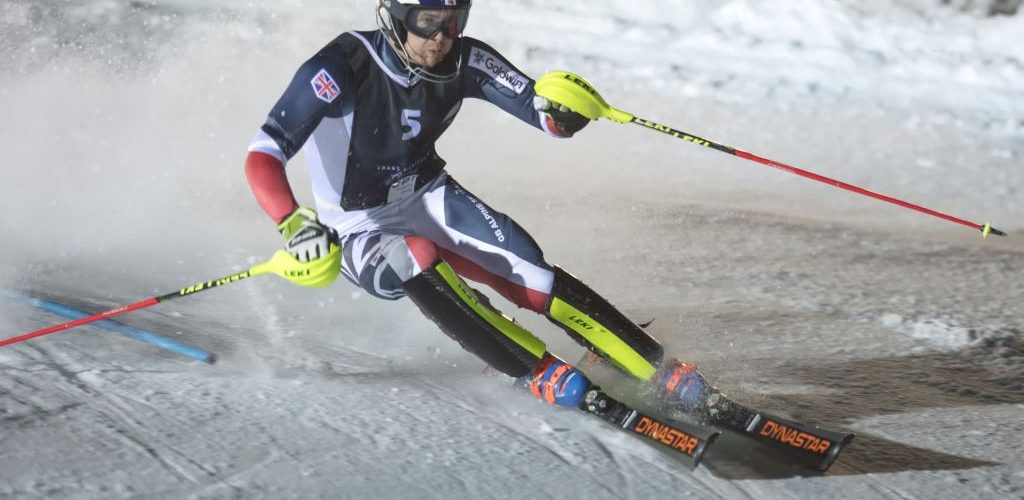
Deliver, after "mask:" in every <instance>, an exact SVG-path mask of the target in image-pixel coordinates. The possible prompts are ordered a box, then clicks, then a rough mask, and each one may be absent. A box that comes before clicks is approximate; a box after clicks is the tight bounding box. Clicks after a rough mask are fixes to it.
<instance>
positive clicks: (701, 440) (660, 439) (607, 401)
mask: <svg viewBox="0 0 1024 500" xmlns="http://www.w3.org/2000/svg"><path fill="white" fill-rule="evenodd" d="M580 409H581V410H583V411H585V412H587V413H590V414H591V415H595V416H597V417H600V418H601V419H603V420H605V421H606V422H609V423H611V424H612V425H614V426H616V427H619V428H620V429H624V430H626V431H629V432H632V433H633V434H635V435H638V436H641V437H643V438H646V439H647V440H649V441H653V442H655V443H657V444H659V445H662V446H663V447H665V448H667V449H669V450H672V451H673V452H675V453H677V454H678V455H681V456H682V457H683V458H684V459H686V460H688V461H689V464H690V467H691V468H692V469H695V468H697V465H699V464H700V461H701V458H703V456H704V452H705V451H707V449H708V447H709V446H711V443H713V442H714V441H715V439H716V438H717V437H718V435H719V434H720V432H719V431H717V430H715V429H712V428H710V427H705V426H702V425H697V424H689V423H684V422H678V421H674V420H669V419H665V418H660V417H653V416H651V415H648V414H646V413H643V412H640V411H638V410H635V409H633V408H632V407H630V406H628V405H626V404H625V403H623V402H621V401H619V400H617V399H615V398H613V397H611V396H609V395H608V394H606V393H605V392H604V391H602V390H601V389H599V388H596V387H594V388H591V389H589V390H588V391H587V393H586V395H585V396H584V398H583V402H582V403H580Z"/></svg>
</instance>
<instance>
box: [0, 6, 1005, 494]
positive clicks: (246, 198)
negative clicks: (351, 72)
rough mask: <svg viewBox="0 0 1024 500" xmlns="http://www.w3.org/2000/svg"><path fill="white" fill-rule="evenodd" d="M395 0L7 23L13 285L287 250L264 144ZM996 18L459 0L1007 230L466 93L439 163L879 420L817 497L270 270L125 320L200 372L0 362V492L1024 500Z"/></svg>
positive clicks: (767, 360)
mask: <svg viewBox="0 0 1024 500" xmlns="http://www.w3.org/2000/svg"><path fill="white" fill-rule="evenodd" d="M995 3H998V4H1000V5H1002V6H1003V7H1001V8H1004V9H1012V5H1013V4H1014V2H995ZM372 4H373V2H371V1H369V0H347V1H337V0H332V1H326V0H317V1H313V0H286V1H279V2H248V1H235V0H217V1H195V0H193V1H189V0H174V1H171V0H168V1H153V2H122V1H113V0H81V1H76V2H70V1H56V0H55V1H42V0H36V1H27V0H8V1H5V2H3V3H2V4H0V60H2V61H4V62H3V65H2V68H3V69H2V71H0V110H2V111H0V114H2V117H3V119H2V120H0V123H2V125H0V151H3V153H4V155H3V160H2V165H3V166H2V172H3V175H4V180H3V187H2V188H0V221H2V226H0V228H2V230H3V234H4V235H6V238H5V241H4V244H3V245H2V246H0V252H2V258H0V291H17V292H25V293H31V294H35V295H39V296H43V297H47V298H50V299H53V300H58V301H61V302H65V303H68V304H70V305H73V306H75V307H78V308H81V309H87V310H91V311H100V310H105V309H110V308H113V307H116V306H118V305H121V304H126V303H131V302H135V301H138V300H141V299H144V298H147V297H151V296H155V295H160V294H163V293H167V292H169V291H173V290H177V289H179V288H181V287H183V286H187V285H189V284H192V283H197V282H201V281H205V280H208V279H211V278H217V277H220V276H224V275H228V274H231V273H233V272H238V271H241V270H244V269H246V268H247V267H249V266H251V265H253V264H255V263H257V262H260V261H261V260H263V259H265V258H267V257H269V255H270V254H271V253H272V252H273V251H274V250H276V249H277V248H279V247H280V239H279V236H278V235H277V233H276V231H275V230H274V227H273V224H272V223H271V222H270V221H269V220H267V219H266V217H265V215H264V214H263V213H262V212H261V211H260V209H259V207H258V206H257V205H256V203H255V202H254V201H253V200H252V195H251V193H250V192H249V189H248V186H247V184H246V182H245V178H244V175H243V172H242V168H241V164H242V159H243V157H244V152H245V147H246V145H247V143H248V140H249V138H250V137H251V136H252V134H253V133H254V132H255V130H256V129H257V127H258V126H259V125H260V124H261V123H262V121H263V118H264V117H265V115H266V113H267V111H268V110H269V108H270V106H271V105H272V103H273V102H274V100H275V99H276V98H277V97H278V96H279V95H280V93H281V92H282V91H283V89H284V86H285V85H286V84H287V82H288V81H289V80H290V78H291V76H292V73H293V71H294V70H295V69H296V68H297V67H298V65H299V64H301V62H302V61H303V60H305V59H306V58H308V57H309V56H310V55H312V54H313V53H314V52H315V51H316V50H317V49H318V48H319V47H321V46H322V45H323V44H325V43H326V42H327V41H329V40H331V39H332V38H333V37H334V36H336V35H337V34H338V33H339V32H342V31H345V30H350V29H369V28H372V27H373V26H374V24H373V8H372ZM1018 4H1019V2H1018ZM1008 5H1009V6H1011V7H1006V6H1008ZM987 8H988V7H987V4H986V5H982V2H971V1H954V2H942V1H939V0H899V1H881V0H860V1H852V0H816V1H812V0H789V1H785V2H770V1H759V0H732V1H729V0H727V1H712V0H690V1H681V0H665V1H662V2H627V3H623V2H610V1H606V0H590V1H583V0H567V1H562V2H541V1H539V0H528V1H523V2H486V1H480V2H477V5H475V6H474V7H473V14H472V17H471V21H470V25H469V29H468V31H467V34H469V35H472V36H474V37H477V38H481V39H483V40H485V41H487V42H488V43H490V44H491V45H493V46H494V47H496V48H497V49H498V50H499V51H501V52H502V53H503V54H504V55H506V56H507V57H509V58H510V59H511V60H513V61H514V62H515V63H516V64H517V65H518V66H519V67H520V69H522V70H523V71H524V72H525V73H527V74H529V75H531V76H534V77H537V76H539V75H541V74H543V73H544V72H546V71H549V70H555V69H566V70H571V71H574V72H576V73H579V74H581V75H584V76H585V77H587V78H588V79H589V80H590V81H591V82H592V83H593V84H594V85H595V86H596V87H597V88H598V89H599V90H600V91H601V92H602V93H603V95H604V97H605V98H606V99H607V100H608V101H609V102H610V103H611V104H612V105H614V106H616V107H618V108H621V109H623V110H626V111H629V112H631V113H634V114H636V115H637V116H640V117H643V118H647V119H651V120H654V121H657V122H659V123H663V124H665V125H669V126H672V127H675V128H678V129H681V130H684V131H686V132H688V133H691V134H695V135H698V136H701V137H704V138H707V139H711V140H715V141H720V142H723V143H726V144H729V145H732V146H735V147H738V148H741V149H744V150H748V151H751V152H753V153H756V154H759V155H763V156H766V157H768V158H772V159H775V160H778V161H782V162H786V163H789V164H792V165H794V166H796V167H800V168H804V169H808V170H811V171H814V172H817V173H819V174H822V175H826V176H829V177H834V178H837V179H839V180H842V181H845V182H849V183H852V184H855V185H859V186H862V187H864V188H866V189H870V190H873V191H877V192H880V193H884V194H887V195H890V196H894V197H896V198H899V199H903V200H907V201H910V202H913V203H917V204H921V205H924V206H927V207H929V208H933V209H936V210H939V211H943V212H947V213H949V214H952V215H954V216H956V217H960V218H964V219H967V220H970V221H972V222H978V223H984V222H987V221H991V222H992V223H993V225H994V226H995V227H997V228H1000V229H1002V230H1005V231H1007V232H1009V233H1010V236H1009V237H1007V238H995V237H990V238H988V239H984V240H983V239H982V238H980V234H978V233H977V232H976V231H973V230H971V229H969V228H966V227H963V226H959V225H956V224H952V223H949V222H946V221H942V220H939V219H936V218H933V217H928V216H925V215H922V214H919V213H916V212H912V211H909V210H905V209H902V208H898V207H895V206H892V205H889V204H885V203H882V202H879V201H876V200H872V199H869V198H867V197H863V196H859V195H855V194H852V193H847V192H845V191H840V190H838V189H836V188H834V187H829V186H826V185H823V184H819V183H815V182H811V181H808V180H806V179H801V178H799V177H796V176H793V175H790V174H788V173H785V172H781V171H778V170H775V169H770V168H766V167H764V166H761V165H757V164H755V163H751V162H745V161H743V160H740V159H738V158H735V157H732V156H730V155H725V154H722V153H720V152H716V151H713V150H710V149H706V148H700V147H698V146H695V145H692V144H689V143H686V142H683V141H678V140H674V139H672V138H671V137H668V136H666V135H663V134H656V133H653V132H651V131H649V130H645V129H643V128H640V127H635V126H632V127H631V126H624V125H616V124H614V123H611V122H600V123H594V124H592V125H590V127H589V128H588V129H586V130H584V131H583V132H581V133H580V134H579V135H578V136H577V137H576V138H575V139H573V140H571V141H554V140H550V139H548V138H547V137H545V136H544V134H541V133H538V132H537V131H536V130H534V129H532V128H530V127H526V126H524V125H523V124H521V123H519V122H517V121H516V120H514V119H513V118H510V117H508V116H505V115H503V114H501V112H500V111H498V110H496V109H494V108H492V107H490V106H488V105H486V104H484V103H479V102H471V103H467V105H466V106H465V108H464V110H463V112H462V116H461V117H460V118H459V119H458V120H457V121H456V123H455V125H454V126H453V127H452V129H451V130H450V131H449V132H448V133H447V134H446V136H445V137H444V138H443V139H442V140H441V141H440V142H439V143H438V148H439V151H440V153H441V154H442V156H444V157H445V158H446V159H447V160H448V162H449V171H450V172H451V174H452V175H453V176H455V177H457V178H458V179H459V180H460V182H461V183H463V184H464V185H466V186H467V187H469V188H470V189H471V190H473V192H474V193H476V194H477V195H479V196H480V197H482V198H483V199H484V200H487V201H488V203H489V204H491V205H492V206H493V207H495V208H496V209H499V210H502V211H504V212H506V213H509V214H510V215H512V216H513V217H514V218H515V219H516V220H517V221H518V222H519V223H520V224H521V225H523V226H524V227H526V228H527V229H528V230H529V231H530V232H531V233H532V234H533V236H534V237H535V238H536V239H537V240H538V241H539V242H540V243H541V245H542V246H543V247H544V248H545V251H546V256H547V258H548V260H549V261H550V262H552V263H557V264H559V265H561V266H563V267H565V268H567V269H568V270H570V271H571V272H573V273H574V274H576V275H577V276H579V277H580V278H581V279H583V280H584V281H586V282H588V283H590V284H591V285H592V286H593V287H594V288H595V289H597V290H599V291H601V292H602V293H603V294H605V295H606V296H607V297H608V298H609V299H610V300H611V301H612V302H613V303H615V304H617V305H618V306H620V307H621V308H622V309H623V310H624V311H625V312H626V313H627V314H628V315H630V316H631V317H632V318H634V319H635V320H637V321H644V322H645V321H648V320H650V319H655V321H654V323H653V324H652V325H651V327H650V330H651V332H652V333H653V334H654V335H655V336H657V337H658V338H659V339H661V340H662V341H663V343H664V344H665V346H666V349H667V351H668V352H669V353H671V354H673V355H676V356H678V357H680V358H681V359H684V360H687V361H691V362H695V363H697V364H698V365H700V366H702V368H703V371H704V372H705V374H706V375H707V376H708V378H710V379H711V380H713V381H714V382H715V383H716V384H717V385H719V386H720V387H722V388H723V389H724V390H725V391H726V392H727V393H729V394H731V395H732V396H733V397H734V398H736V399H738V400H740V401H742V402H745V403H749V404H751V405H754V406H759V407H763V408H765V409H768V410H772V411H774V412H776V413H780V414H783V415H787V416H791V417H794V418H799V419H804V420H807V421H811V422H815V423H818V424H821V425H823V426H826V427H829V428H835V429H845V430H848V431H851V432H855V433H857V434H858V436H857V438H856V440H855V441H854V444H853V445H851V446H850V447H849V448H848V449H847V450H846V451H845V452H844V453H843V455H842V456H841V457H840V459H839V461H838V462H837V463H836V465H835V466H834V467H833V468H832V470H831V471H830V472H829V473H828V474H826V475H823V476H821V475H815V474H811V473H809V472H807V471H802V470H799V469H794V468H792V467H786V466H782V465H780V464H779V463H777V462H776V461H777V459H778V457H774V458H773V456H772V455H770V454H766V453H765V451H764V450H761V449H759V448H757V447H756V446H754V445H752V444H751V443H749V442H746V441H744V440H742V439H734V440H731V441H726V442H724V443H723V445H722V446H720V447H716V448H712V450H711V452H710V453H709V454H708V456H707V458H706V461H705V463H704V465H703V466H702V467H701V468H699V469H697V470H696V471H692V472H691V471H688V470H686V468H685V467H683V466H682V464H680V463H679V462H677V461H676V460H675V459H673V458H672V457H671V456H669V455H666V454H664V453H663V452H661V451H659V450H656V449H654V448H652V447H651V446H649V445H648V444H647V443H644V442H641V441H639V440H637V439H635V438H633V437H632V436H629V435H626V434H625V433H620V432H617V431H615V430H614V429H612V428H610V427H608V426H606V425H604V424H603V423H601V422H599V421H596V420H594V419H591V418H588V417H586V416H584V415H580V414H577V413H575V412H571V411H563V410H559V409H557V408H552V407H549V406H546V405H543V404H539V403H537V402H535V401H534V400H533V399H532V398H530V397H529V396H528V395H525V394H521V393H519V392H515V391H513V390H511V389H509V388H508V385H509V383H508V381H507V380H505V379H504V377H502V376H497V375H494V374H493V373H484V372H485V370H484V366H483V364H482V363H481V362H480V361H478V360H476V359H475V358H473V357H472V356H470V355H468V354H467V353H465V352H463V351H461V350H460V349H459V348H458V346H457V345H456V344H455V343H454V342H452V341H450V340H449V339H448V338H447V337H445V336H444V335H442V334H441V333H440V332H438V331H437V328H436V327H435V326H433V325H432V324H431V323H429V322H428V321H427V320H425V319H424V318H422V316H421V315H420V313H419V312H418V311H417V310H416V308H415V307H414V306H413V305H412V304H410V303H409V302H408V301H398V302H384V301H378V300H375V299H372V298H370V297H368V296H367V295H366V294H364V293H362V292H361V291H360V290H358V289H356V288H355V287H353V286H351V285H350V284H348V283H347V282H344V281H343V280H339V282H337V283H335V284H334V285H332V286H331V287H329V288H327V289H323V290H309V289H300V288H296V287H294V286H291V285H289V284H287V283H285V282H282V281H280V280H277V279H276V278H269V277H268V278H254V279H251V280H247V281H245V282H241V283H238V284H234V285H231V286H229V287H226V288H223V289H220V290H217V291H210V292H207V293H203V294H201V295H197V296H195V297H192V298H186V299H182V300H179V301H175V302H172V303H166V304H160V305H158V306H155V307H152V308H149V309H146V310H143V311H139V312H136V313H132V314H130V315H127V316H124V317H123V318H122V320H123V321H124V322H125V323H128V324H131V325H133V326H137V327H140V328H145V329H147V330H150V331H153V332H156V333H159V334H161V335H165V336H169V337H173V338H175V339H177V340H180V341H183V342H188V343H190V344H194V345H197V346H201V347H203V348H205V349H208V350H210V351H213V352H216V353H217V354H218V356H219V358H220V361H219V362H218V363H217V364H215V365H203V364H197V363H193V362H190V361H188V360H187V359H183V358H180V357H178V356H175V355H172V354H169V353H167V352H164V351H160V350H158V349H156V348H154V347H152V346H149V345H146V344H141V343H138V342H135V341H133V340H130V339H127V338H125V337H121V336H118V335H116V334H113V333H110V332H107V331H103V330H99V329H95V328H90V327H84V328H79V329H76V330H72V331H67V332H62V333H58V334H53V335H50V336H47V337H44V338H39V339H35V340H32V341H29V342H25V343H22V344H19V345H16V346H11V347H4V348H0V498H12V499H22V498H43V497H47V498H102V499H110V498H139V497H141V498H369V497H374V498H410V499H412V498H415V499H424V498H474V499H475V498H662V497H668V496H672V497H677V496H678V497H688V498H690V497H692V498H721V497H725V498H826V497H828V498H930V499H944V498H950V499H952V498H957V499H959V498H1021V497H1024V467H1021V466H1020V465H1019V464H1021V463H1022V462H1024V451H1022V448H1021V447H1020V446H1019V445H1018V443H1020V442H1021V441H1024V418H1022V417H1024V333H1022V332H1024V280H1022V279H1021V278H1022V277H1024V273H1022V270H1021V268H1022V263H1024V243H1022V240H1021V236H1020V234H1021V233H1022V232H1024V223H1022V221H1024V192H1022V189H1024V168H1022V155H1024V85H1022V83H1024V15H1020V14H1017V15H1001V16H986V15H985V12H986V10H987ZM293 163H295V164H298V165H299V166H294V165H293V166H292V167H291V168H290V169H289V178H290V179H291V181H292V183H293V185H294V186H295V188H296V189H295V190H296V193H297V196H298V197H299V199H300V201H302V202H304V203H309V202H310V193H309V189H308V178H307V176H306V172H305V169H304V168H303V167H302V166H301V162H299V161H295V162H293ZM495 302H496V303H498V304H501V307H502V308H503V309H504V310H505V311H506V312H507V313H509V314H512V315H514V316H515V317H516V319H517V320H518V321H520V322H521V323H522V324H524V325H525V326H527V327H528V328H531V329H532V330H533V331H535V332H536V333H537V334H538V335H539V336H541V337H542V338H544V339H545V341H546V342H547V343H548V346H549V349H551V350H552V351H555V352H557V353H559V354H561V355H562V356H563V357H565V358H566V359H570V360H575V359H578V358H579V357H580V355H581V354H582V349H581V348H580V347H579V346H577V345H576V344H575V343H573V342H572V341H571V340H569V339H568V338H566V336H565V335H564V334H562V333H560V332H558V331H556V329H555V328H553V327H552V325H550V324H548V322H547V321H545V320H543V319H542V318H538V317H536V316H535V315H532V314H529V313H527V312H524V311H518V310H515V309H514V307H513V306H511V305H509V304H507V303H504V302H501V301H497V300H496V301H495ZM0 317H3V318H4V320H5V321H4V325H5V326H4V329H5V330H4V332H3V333H0V337H2V338H6V337H9V336H14V335H17V334H20V333H23V332H26V331H31V330H35V329H39V328H43V327H45V326H48V325H50V324H54V323H57V322H60V321H61V320H60V319H59V318H57V317H55V316H51V315H49V314H46V313H44V312H41V311H37V310H33V309H30V308H29V307H28V306H25V305H24V304H22V303H18V302H14V301H9V300H4V299H0Z"/></svg>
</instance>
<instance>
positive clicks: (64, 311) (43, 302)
mask: <svg viewBox="0 0 1024 500" xmlns="http://www.w3.org/2000/svg"><path fill="white" fill-rule="evenodd" d="M3 295H4V296H6V297H9V298H11V299H14V300H17V301H19V302H22V303H24V304H28V305H30V306H33V307H35V308H37V309H40V310H43V311H46V312H49V313H52V314H56V315H58V316H63V317H65V318H68V319H81V318H86V317H89V316H91V314H90V313H87V312H85V311H80V310H78V309H75V308H73V307H71V306H68V305H65V304H61V303H59V302H54V301H52V300H47V299H41V298H38V297H33V296H31V295H28V294H25V293H19V292H3ZM91 324H92V325H94V326H96V327H99V328H102V329H104V330H109V331H112V332H116V333H119V334H121V335H124V336H126V337H131V338H133V339H135V340H138V341H140V342H145V343H147V344H150V345H154V346H156V347H159V348H161V349H165V350H168V351H171V352H173V353H175V354H180V355H182V356H186V357H189V358H192V359H194V360H196V361H202V362H203V363H208V364H213V363H215V362H216V361H217V356H216V355H215V354H213V353H212V352H209V351H205V350H203V349H200V348H198V347H195V346H191V345H188V344H185V343H183V342H178V341H177V340H174V339H170V338H167V337H164V336H162V335H157V334H155V333H153V332H148V331H146V330H142V329H140V328H135V327H134V326H129V325H125V324H123V323H118V322H116V321H112V320H109V319H105V320H100V321H95V322H93V323H91Z"/></svg>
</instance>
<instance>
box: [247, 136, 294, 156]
mask: <svg viewBox="0 0 1024 500" xmlns="http://www.w3.org/2000/svg"><path fill="white" fill-rule="evenodd" d="M249 152H250V153H252V152H257V153H263V154H265V155H270V156H273V157H274V158H277V161H280V162H281V163H282V164H285V163H288V158H286V157H285V155H284V151H281V147H280V146H278V145H277V141H275V140H274V139H273V138H272V137H270V136H269V135H267V133H266V132H264V131H263V130H262V129H261V130H259V131H258V132H256V135H255V136H253V138H252V140H251V141H249Z"/></svg>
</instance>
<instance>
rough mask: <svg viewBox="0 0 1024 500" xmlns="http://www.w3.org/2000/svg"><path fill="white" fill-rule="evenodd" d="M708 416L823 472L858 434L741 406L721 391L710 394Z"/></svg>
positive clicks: (725, 427) (728, 428)
mask: <svg viewBox="0 0 1024 500" xmlns="http://www.w3.org/2000/svg"><path fill="white" fill-rule="evenodd" d="M707 417H708V423H710V424H711V425H714V426H717V427H721V428H723V429H727V430H729V431H733V432H736V433H738V434H741V435H744V436H747V437H750V438H752V439H754V440H755V441H758V442H761V443H766V444H768V445H771V446H773V447H774V448H776V449H779V450H783V451H785V452H786V453H787V454H788V455H790V456H792V457H794V458H795V459H797V460H799V461H801V462H803V463H806V464H808V465H811V466H813V467H814V468H816V469H817V470H820V471H823V472H824V471H826V470H828V468H829V467H831V466H832V464H833V463H834V462H835V461H836V459H837V458H838V457H839V452H840V451H842V449H843V447H845V446H846V445H847V444H849V443H850V441H852V440H853V437H854V435H853V434H851V433H844V432H836V431H830V430H826V429H821V428H818V427H816V426H813V425H810V424H806V423H803V422H797V421H795V420H790V419H786V418H782V417H778V416H775V415H772V414H770V413H766V412H763V411H760V410H756V409H753V408H750V407H748V406H744V405H741V404H739V403H737V402H735V401H732V400H731V399H729V398H727V397H725V396H724V395H723V394H721V393H720V392H718V391H714V392H713V393H712V394H711V395H710V396H709V397H708V400H707Z"/></svg>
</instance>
